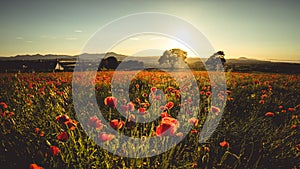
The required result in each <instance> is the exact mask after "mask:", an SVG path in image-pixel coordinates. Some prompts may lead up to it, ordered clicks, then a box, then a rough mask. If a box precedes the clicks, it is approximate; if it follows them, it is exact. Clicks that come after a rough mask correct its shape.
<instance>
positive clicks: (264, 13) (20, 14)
mask: <svg viewBox="0 0 300 169" xmlns="http://www.w3.org/2000/svg"><path fill="white" fill-rule="evenodd" d="M299 5H300V2H299V1H296V0H295V1H276V0H269V1H267V0H265V1H237V0H236V1H229V0H228V1H169V0H168V1H88V2H85V1H78V0H75V1H74V0H69V1H44V0H36V1H34V0H26V1H15V0H12V1H1V2H0V21H1V31H0V37H1V38H0V56H10V55H17V54H36V53H40V54H48V53H52V54H70V55H75V54H79V53H81V50H82V48H83V46H84V44H85V43H86V42H87V40H88V39H89V38H90V37H91V36H92V35H93V34H94V33H95V32H96V31H97V30H98V29H99V28H100V27H102V26H103V25H105V24H107V23H108V22H110V21H112V20H115V19H117V18H120V17H122V16H125V15H128V14H133V13H137V12H163V13H168V14H171V15H175V16H178V17H180V18H183V19H185V20H186V21H188V22H190V23H191V24H193V25H194V26H195V27H197V28H198V29H199V30H200V31H201V32H202V33H203V34H204V35H205V36H206V37H207V39H208V40H209V41H210V42H211V44H212V45H213V47H214V48H215V49H216V50H224V51H225V54H226V56H227V57H241V56H246V57H252V58H258V59H280V60H297V59H300V52H299V46H300V22H299V21H300V19H299V18H300V10H299V7H300V6H299ZM142 22H146V21H141V25H142ZM132 47H133V46H130V45H128V52H129V51H130V50H131V48H132ZM141 48H142V46H141ZM141 50H142V49H141ZM115 52H121V53H123V54H126V51H125V50H124V48H123V50H122V51H115Z"/></svg>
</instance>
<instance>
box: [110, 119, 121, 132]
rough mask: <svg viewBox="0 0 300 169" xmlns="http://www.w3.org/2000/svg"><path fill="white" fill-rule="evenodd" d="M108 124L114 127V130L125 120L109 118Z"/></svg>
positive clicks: (119, 127)
mask: <svg viewBox="0 0 300 169" xmlns="http://www.w3.org/2000/svg"><path fill="white" fill-rule="evenodd" d="M109 124H110V126H111V127H112V128H114V129H115V130H118V129H121V128H122V127H123V126H124V125H125V122H124V121H122V120H120V121H119V120H118V119H114V120H111V121H110V123H109Z"/></svg>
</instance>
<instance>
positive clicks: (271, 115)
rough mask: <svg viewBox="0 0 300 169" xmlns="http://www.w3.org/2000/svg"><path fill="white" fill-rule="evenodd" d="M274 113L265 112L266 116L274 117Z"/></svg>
mask: <svg viewBox="0 0 300 169" xmlns="http://www.w3.org/2000/svg"><path fill="white" fill-rule="evenodd" d="M274 115H275V114H274V113H273V112H267V113H266V114H265V116H266V117H274Z"/></svg>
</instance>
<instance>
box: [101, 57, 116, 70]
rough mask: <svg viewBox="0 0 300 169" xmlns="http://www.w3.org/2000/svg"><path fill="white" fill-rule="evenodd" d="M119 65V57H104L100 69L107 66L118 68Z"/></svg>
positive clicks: (108, 67) (107, 67)
mask: <svg viewBox="0 0 300 169" xmlns="http://www.w3.org/2000/svg"><path fill="white" fill-rule="evenodd" d="M118 66H119V62H118V60H117V58H115V57H114V56H110V57H108V58H105V59H102V61H101V63H100V65H99V69H102V68H106V69H116V68H117V67H118Z"/></svg>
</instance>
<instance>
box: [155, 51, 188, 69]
mask: <svg viewBox="0 0 300 169" xmlns="http://www.w3.org/2000/svg"><path fill="white" fill-rule="evenodd" d="M186 57H187V52H186V51H183V50H181V49H179V48H174V49H170V50H166V51H165V52H164V53H163V55H162V56H161V57H160V58H159V60H158V62H159V64H170V65H171V68H172V69H173V68H174V65H175V63H176V62H177V61H178V60H179V58H180V59H182V60H183V61H185V59H186Z"/></svg>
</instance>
